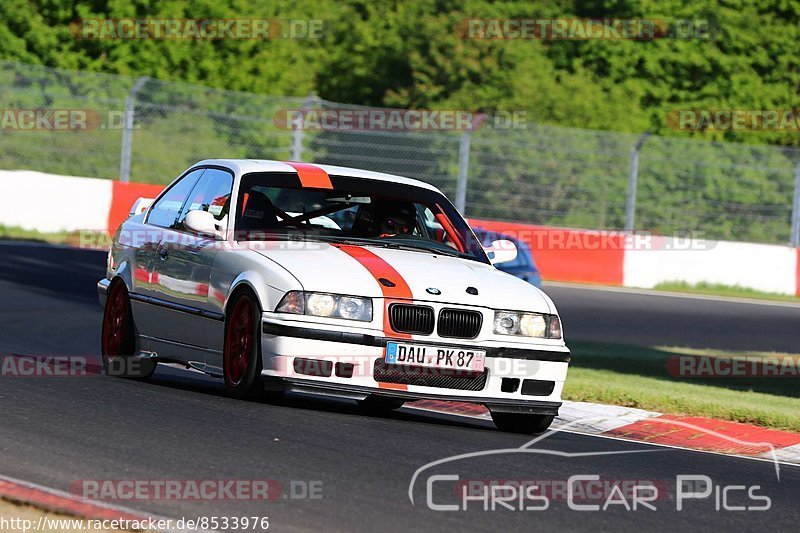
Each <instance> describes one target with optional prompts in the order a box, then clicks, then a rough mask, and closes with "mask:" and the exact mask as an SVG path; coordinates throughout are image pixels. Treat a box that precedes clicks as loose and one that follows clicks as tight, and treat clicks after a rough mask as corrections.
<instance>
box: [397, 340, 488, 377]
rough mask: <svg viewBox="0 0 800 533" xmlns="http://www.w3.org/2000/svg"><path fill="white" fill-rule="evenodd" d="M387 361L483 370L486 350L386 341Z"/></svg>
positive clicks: (399, 363)
mask: <svg viewBox="0 0 800 533" xmlns="http://www.w3.org/2000/svg"><path fill="white" fill-rule="evenodd" d="M385 360H386V362H387V363H389V364H392V365H412V366H424V367H429V368H444V369H449V370H466V371H468V372H483V369H484V367H485V364H486V362H485V360H486V351H485V350H471V349H468V348H453V347H446V346H431V345H425V344H410V343H405V342H388V343H386V359H385Z"/></svg>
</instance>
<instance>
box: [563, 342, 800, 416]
mask: <svg viewBox="0 0 800 533" xmlns="http://www.w3.org/2000/svg"><path fill="white" fill-rule="evenodd" d="M570 347H571V348H572V353H573V359H572V365H571V367H570V370H569V377H568V378H567V383H566V385H565V388H564V399H567V400H574V401H585V402H597V403H606V404H612V405H622V406H626V407H637V408H640V409H647V410H652V411H659V412H663V413H670V414H677V415H693V416H707V417H711V418H717V419H720V420H730V421H733V422H743V423H748V424H756V425H759V426H764V427H769V428H774V429H783V430H789V431H800V379H798V378H785V377H784V378H768V377H762V378H683V377H673V376H671V375H670V374H668V373H667V370H666V366H665V365H666V361H667V359H668V358H669V357H670V356H677V355H704V356H709V357H715V356H730V357H736V356H744V355H748V356H754V355H762V356H763V355H767V354H764V353H761V354H757V353H747V354H745V353H737V352H724V351H720V350H692V349H686V348H672V347H637V346H621V345H620V346H618V345H609V344H599V343H578V342H575V343H570ZM769 355H775V354H769Z"/></svg>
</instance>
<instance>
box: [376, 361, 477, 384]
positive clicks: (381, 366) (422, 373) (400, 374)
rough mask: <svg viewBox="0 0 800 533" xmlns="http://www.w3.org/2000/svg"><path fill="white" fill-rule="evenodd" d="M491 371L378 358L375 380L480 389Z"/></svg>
mask: <svg viewBox="0 0 800 533" xmlns="http://www.w3.org/2000/svg"><path fill="white" fill-rule="evenodd" d="M488 374H489V371H488V370H484V371H483V372H481V373H480V374H475V373H474V372H465V371H464V370H447V369H440V368H427V367H422V366H410V365H390V364H388V363H387V362H386V361H384V360H383V359H376V360H375V366H374V367H373V376H374V377H375V381H378V382H381V383H399V384H403V385H419V386H422V387H437V388H440V389H458V390H468V391H480V390H483V388H484V387H485V386H486V377H487V376H488Z"/></svg>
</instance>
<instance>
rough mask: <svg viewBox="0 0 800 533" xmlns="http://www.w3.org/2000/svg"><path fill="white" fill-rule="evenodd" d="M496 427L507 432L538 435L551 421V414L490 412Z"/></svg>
mask: <svg viewBox="0 0 800 533" xmlns="http://www.w3.org/2000/svg"><path fill="white" fill-rule="evenodd" d="M491 415H492V421H493V422H494V425H495V426H497V429H499V430H500V431H506V432H508V433H521V434H524V435H538V434H539V433H544V432H545V431H547V428H549V427H550V424H551V423H552V422H553V418H555V417H554V416H553V415H530V414H523V413H494V412H492V413H491Z"/></svg>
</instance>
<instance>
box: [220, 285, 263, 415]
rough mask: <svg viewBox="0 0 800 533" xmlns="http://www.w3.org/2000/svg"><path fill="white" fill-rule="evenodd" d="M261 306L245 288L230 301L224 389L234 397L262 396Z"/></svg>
mask: <svg viewBox="0 0 800 533" xmlns="http://www.w3.org/2000/svg"><path fill="white" fill-rule="evenodd" d="M260 323H261V309H260V308H259V306H258V303H257V300H256V298H255V296H253V295H252V293H250V292H249V291H247V290H245V291H242V292H240V293H239V295H238V296H237V297H236V299H235V300H234V301H233V302H232V303H231V306H230V312H229V313H228V316H227V319H226V321H225V345H224V352H223V365H222V366H223V374H224V378H225V389H226V390H227V391H228V394H230V395H231V396H233V397H234V398H248V399H261V398H262V396H263V394H264V384H263V383H262V382H261V368H262V362H261V335H260V329H259V326H260Z"/></svg>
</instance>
